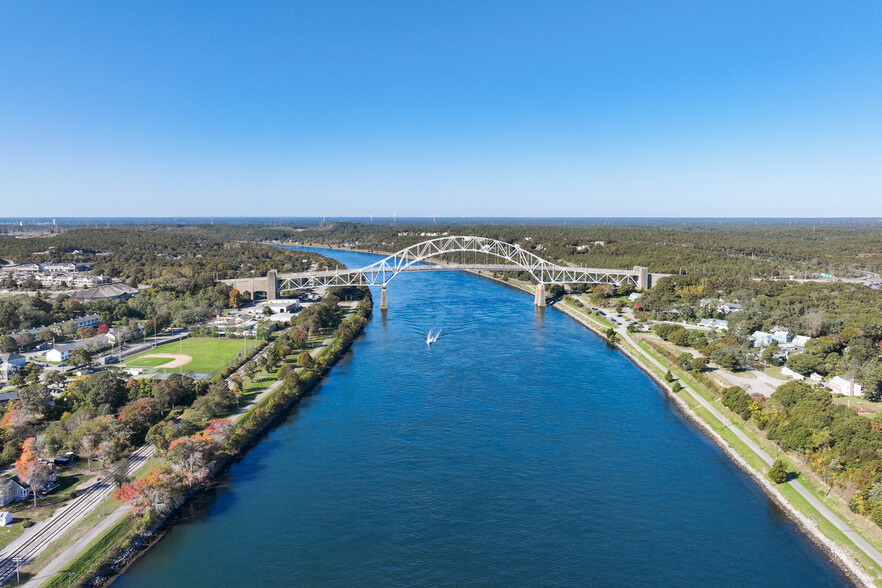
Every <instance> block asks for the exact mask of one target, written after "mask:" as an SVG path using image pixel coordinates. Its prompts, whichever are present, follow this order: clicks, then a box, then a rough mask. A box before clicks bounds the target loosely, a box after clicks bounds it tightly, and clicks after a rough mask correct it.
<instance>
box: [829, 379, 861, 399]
mask: <svg viewBox="0 0 882 588" xmlns="http://www.w3.org/2000/svg"><path fill="white" fill-rule="evenodd" d="M827 385H828V386H830V389H831V390H833V392H834V393H835V394H842V395H844V396H863V387H862V386H861V385H860V384H858V383H857V382H855V381H854V380H851V379H846V378H843V377H842V376H835V377H833V378H831V379H830V381H829V382H827Z"/></svg>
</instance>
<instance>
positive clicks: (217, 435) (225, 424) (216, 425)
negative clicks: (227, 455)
mask: <svg viewBox="0 0 882 588" xmlns="http://www.w3.org/2000/svg"><path fill="white" fill-rule="evenodd" d="M232 434H233V423H231V422H230V421H228V420H227V419H213V420H212V421H211V424H210V425H208V427H207V428H206V429H205V432H204V433H203V436H204V437H205V438H206V439H208V440H209V441H211V442H212V443H214V444H215V445H217V446H221V447H222V446H224V445H226V444H227V441H229V440H230V435H232Z"/></svg>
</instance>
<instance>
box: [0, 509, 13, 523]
mask: <svg viewBox="0 0 882 588" xmlns="http://www.w3.org/2000/svg"><path fill="white" fill-rule="evenodd" d="M11 524H12V513H11V512H9V511H8V510H4V511H3V512H0V527H5V526H6V525H11Z"/></svg>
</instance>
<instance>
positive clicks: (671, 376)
mask: <svg viewBox="0 0 882 588" xmlns="http://www.w3.org/2000/svg"><path fill="white" fill-rule="evenodd" d="M675 379H676V378H674V374H672V373H671V370H668V372H667V373H666V374H665V381H666V382H673V381H674V380H675Z"/></svg>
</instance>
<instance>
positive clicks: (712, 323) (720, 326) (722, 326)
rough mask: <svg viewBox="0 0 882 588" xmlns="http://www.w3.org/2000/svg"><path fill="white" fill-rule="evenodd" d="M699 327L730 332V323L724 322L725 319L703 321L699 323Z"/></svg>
mask: <svg viewBox="0 0 882 588" xmlns="http://www.w3.org/2000/svg"><path fill="white" fill-rule="evenodd" d="M698 326H700V327H708V328H711V329H716V330H718V331H728V330H729V321H724V320H723V319H701V320H700V321H698Z"/></svg>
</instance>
